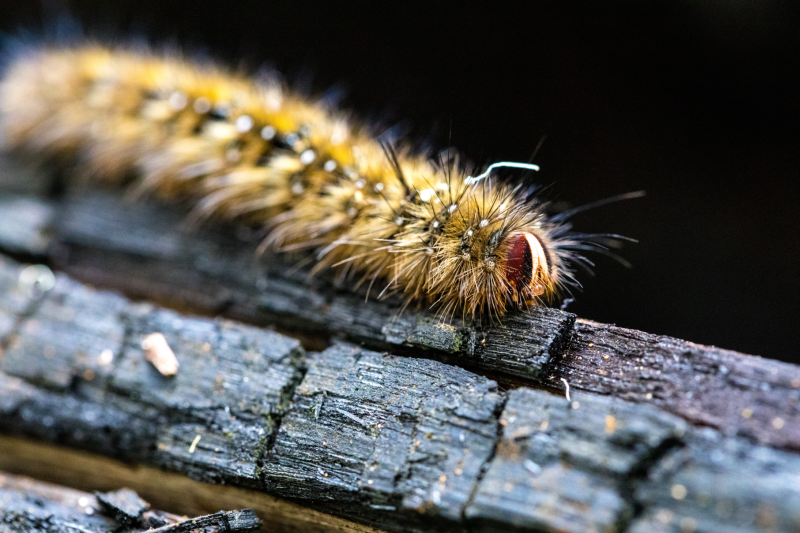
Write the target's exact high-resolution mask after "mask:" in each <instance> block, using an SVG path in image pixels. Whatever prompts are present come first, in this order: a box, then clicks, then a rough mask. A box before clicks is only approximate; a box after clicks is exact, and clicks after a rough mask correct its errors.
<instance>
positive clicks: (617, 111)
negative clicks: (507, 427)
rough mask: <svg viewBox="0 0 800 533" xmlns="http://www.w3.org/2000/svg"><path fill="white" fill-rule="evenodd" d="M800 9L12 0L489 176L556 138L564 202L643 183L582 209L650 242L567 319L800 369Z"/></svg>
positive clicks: (589, 218) (9, 2)
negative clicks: (225, 70) (272, 77)
mask: <svg viewBox="0 0 800 533" xmlns="http://www.w3.org/2000/svg"><path fill="white" fill-rule="evenodd" d="M522 5H523V4H522V3H520V6H522ZM798 7H800V5H799V4H797V3H793V2H785V3H780V2H744V1H740V2H724V3H723V2H703V3H700V2H669V3H667V2H665V3H660V2H626V3H617V2H612V3H589V2H586V3H570V5H569V6H566V5H565V3H561V2H552V3H535V2H529V3H524V7H513V6H511V5H505V4H504V5H503V6H501V7H496V6H488V5H484V6H480V5H474V6H470V5H467V4H466V3H436V4H434V3H432V2H431V3H429V4H415V3H413V2H395V3H391V5H390V4H389V3H377V2H368V1H363V2H347V1H345V2H340V1H337V2H319V3H317V2H305V1H297V0H293V1H291V2H268V1H245V0H242V1H236V2H222V1H203V0H191V1H169V0H159V1H145V0H115V1H113V2H108V1H107V0H60V1H41V2H37V1H26V2H23V1H19V0H3V7H2V10H0V31H3V32H4V33H6V34H12V35H13V34H18V33H19V32H20V30H21V29H29V30H34V32H36V31H40V30H41V28H42V27H43V24H44V23H45V22H46V21H47V20H48V17H52V16H53V15H59V14H63V13H69V14H71V15H72V16H74V17H75V18H76V19H77V20H79V21H80V22H81V23H82V24H83V25H84V28H85V29H86V30H87V31H88V32H89V33H93V34H95V35H99V36H101V37H103V38H107V39H111V40H116V41H123V42H124V41H127V40H130V39H139V40H142V39H146V40H148V41H150V42H152V43H155V44H165V43H166V44H172V45H178V46H180V47H182V48H184V49H186V50H188V51H190V52H201V53H208V54H210V55H212V56H214V57H217V58H219V59H220V60H222V61H224V62H226V63H228V64H230V65H232V66H235V67H244V68H247V69H249V70H251V71H254V70H256V69H257V68H259V67H261V66H263V65H269V66H272V67H274V68H277V69H278V70H279V71H280V72H282V73H283V74H284V75H285V77H286V79H287V81H288V82H289V83H290V84H291V85H294V86H297V87H305V88H306V89H307V90H309V91H310V93H311V94H322V93H323V92H325V91H329V90H331V89H332V88H333V89H337V90H338V89H340V88H344V89H345V91H344V99H343V101H342V104H341V105H342V106H343V107H344V108H347V109H352V110H354V111H355V112H356V113H357V114H358V115H359V116H361V117H363V118H366V119H368V120H372V121H377V122H380V123H382V124H385V125H387V126H397V127H398V130H403V131H406V132H407V133H406V135H407V136H408V137H409V138H410V139H413V140H415V141H416V142H419V143H427V144H429V145H431V146H434V147H439V148H446V147H447V145H448V142H451V143H452V145H453V146H455V147H457V148H458V149H459V150H460V151H461V152H462V153H464V154H465V155H466V156H467V157H468V158H469V159H471V160H472V161H474V162H476V163H481V164H483V163H487V162H492V161H499V160H506V161H527V160H528V159H529V158H530V157H531V155H532V154H533V152H534V149H535V147H536V145H537V144H538V143H539V141H540V139H541V138H542V137H543V136H545V135H546V136H547V138H546V141H545V142H544V144H543V145H542V147H541V149H540V150H539V151H538V153H537V155H536V158H535V160H534V161H535V162H536V163H538V164H539V165H540V166H541V171H540V172H539V173H538V174H537V176H536V178H537V180H538V181H539V182H540V183H541V184H543V185H547V186H549V189H548V190H549V192H548V195H549V197H550V198H551V199H553V200H555V201H557V202H562V205H564V206H567V205H569V206H577V205H581V204H584V203H588V202H592V201H594V200H598V199H602V198H606V197H609V196H613V195H617V194H620V193H625V192H630V191H637V190H642V189H644V190H646V191H647V196H646V197H645V198H641V199H636V200H630V201H626V202H621V203H617V204H614V205H610V206H606V207H602V208H599V209H596V210H591V211H587V212H585V213H582V214H580V215H578V216H576V217H575V219H574V221H575V224H576V226H577V228H578V229H580V230H582V231H587V232H615V233H620V234H623V235H626V236H629V237H633V238H636V239H638V240H639V241H640V243H639V244H635V245H629V246H626V247H625V248H624V249H623V250H622V255H623V256H624V257H625V258H626V259H627V260H629V261H630V262H631V263H632V264H633V268H632V269H627V268H624V267H622V266H620V265H619V264H617V263H615V262H614V261H612V260H610V259H608V258H605V257H599V256H598V257H593V259H595V260H596V261H595V262H596V263H597V268H596V276H595V277H587V276H585V275H584V276H582V278H581V279H582V281H583V283H584V290H583V292H582V293H578V294H576V301H575V302H574V303H572V304H570V306H569V308H568V310H569V311H572V312H575V313H577V314H578V315H579V316H582V317H584V318H588V319H592V320H597V321H600V322H608V323H615V324H617V325H619V326H624V327H628V328H637V329H642V330H646V331H648V332H652V333H659V334H666V335H672V336H676V337H680V338H684V339H688V340H691V341H695V342H699V343H704V344H714V345H718V346H721V347H724V348H730V349H734V350H739V351H743V352H746V353H752V354H757V355H763V356H766V357H771V358H776V359H782V360H784V361H791V362H795V363H800V121H799V120H798V119H799V118H800V116H799V115H800V113H798V96H800V83H798V72H799V71H800V68H799V67H800V58H799V57H798V55H799V54H798V52H800V42H799V41H800V39H798V36H799V35H800V30H798V22H800V9H798ZM449 139H452V141H449Z"/></svg>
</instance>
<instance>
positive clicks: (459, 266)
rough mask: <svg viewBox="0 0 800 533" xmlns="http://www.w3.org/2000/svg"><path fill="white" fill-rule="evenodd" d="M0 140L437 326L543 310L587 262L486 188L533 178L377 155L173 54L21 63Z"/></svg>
mask: <svg viewBox="0 0 800 533" xmlns="http://www.w3.org/2000/svg"><path fill="white" fill-rule="evenodd" d="M0 131H2V135H3V139H4V142H5V143H6V144H7V145H8V146H10V147H11V148H12V149H17V150H21V151H24V152H27V153H32V154H35V155H46V156H63V155H66V156H69V157H70V158H72V159H73V160H74V161H76V162H77V164H78V165H79V168H80V169H81V173H82V174H86V175H89V176H91V177H95V178H97V179H101V180H106V181H112V182H115V183H119V184H124V185H126V186H127V187H129V188H130V190H131V191H132V192H134V193H135V194H156V195H158V196H160V197H164V198H168V199H181V200H188V201H189V202H190V204H191V205H192V206H193V209H192V212H191V215H190V216H191V217H194V218H196V219H198V220H203V219H207V218H221V219H226V220H232V221H236V222H241V223H243V224H249V225H254V226H257V227H261V228H263V229H264V230H265V235H266V237H265V240H264V242H263V246H264V247H269V248H272V249H275V250H278V251H299V250H307V251H308V254H311V255H309V257H313V259H314V260H315V261H316V265H315V267H314V270H316V271H318V270H321V269H325V268H328V267H335V268H338V269H340V270H341V272H342V274H344V275H347V276H349V277H350V279H353V281H354V283H355V284H361V283H366V284H368V286H369V288H370V290H372V289H373V285H375V284H376V283H378V286H376V287H375V291H376V292H378V291H377V289H378V288H381V291H380V295H381V296H385V295H386V294H387V293H396V292H400V293H402V294H404V295H405V301H406V304H408V303H411V302H416V303H419V304H423V305H429V306H432V307H434V308H436V309H437V310H438V312H439V313H440V314H441V315H442V316H443V317H452V316H453V315H455V314H461V315H463V316H464V317H471V318H473V319H480V318H482V317H487V318H491V319H494V318H496V317H500V316H502V315H503V314H505V313H507V312H508V311H510V310H511V309H516V308H524V307H527V306H530V305H536V304H539V303H542V302H548V301H550V300H551V299H553V298H554V297H555V296H556V295H557V294H558V293H559V291H560V290H562V289H564V288H565V286H566V285H570V284H576V283H577V282H576V281H575V278H574V275H573V274H574V273H573V268H574V266H575V265H583V264H585V263H586V262H587V261H586V260H585V259H584V258H583V257H582V256H581V255H579V251H580V250H583V249H586V248H587V246H588V245H587V242H590V241H591V239H588V240H587V238H586V237H587V236H585V235H584V236H576V235H574V234H571V232H570V227H569V224H567V223H564V221H563V218H564V217H560V218H559V217H548V216H547V215H546V214H545V204H544V203H543V202H541V201H539V200H537V199H536V198H533V199H532V198H529V197H528V195H527V194H526V193H525V191H524V190H523V189H522V188H521V187H513V186H510V185H504V184H499V183H497V182H495V181H494V180H493V179H492V176H491V173H492V171H493V170H495V169H496V168H497V167H503V166H505V167H508V166H511V167H521V168H523V169H525V168H527V169H531V168H534V166H533V165H526V164H513V163H496V164H494V165H490V166H489V167H488V168H486V169H484V171H483V172H482V173H480V174H478V175H477V176H476V177H471V176H469V173H468V169H466V168H465V166H464V165H463V164H461V163H460V162H459V159H458V157H457V156H453V155H448V156H447V157H444V156H443V157H440V158H439V159H438V160H436V161H433V160H431V159H430V158H428V157H425V156H422V155H417V154H415V153H414V152H413V151H412V150H410V149H409V148H407V147H402V146H400V147H389V146H387V145H385V144H382V143H381V142H379V141H378V140H377V139H376V138H375V137H374V136H372V135H371V133H370V132H369V130H368V128H366V127H364V126H361V125H359V124H357V123H355V122H354V121H352V120H350V119H349V118H348V117H347V116H346V115H345V114H343V113H341V112H337V111H335V110H333V109H330V107H329V106H327V105H326V104H324V103H322V102H320V101H312V100H309V99H307V98H305V97H303V96H300V95H297V94H294V93H292V92H291V91H289V90H287V89H286V88H285V87H283V86H282V85H281V84H280V83H278V82H276V81H275V80H274V79H266V80H257V79H256V80H254V79H250V78H248V77H246V76H239V75H235V74H232V73H230V72H228V71H225V70H224V69H223V68H221V67H218V66H215V65H213V64H196V63H193V62H191V61H188V60H185V59H182V58H180V57H176V56H174V55H171V56H169V55H158V54H156V53H154V52H149V51H132V50H120V49H112V48H107V47H103V46H100V45H94V44H87V45H82V46H78V47H74V48H67V49H62V48H38V49H32V50H29V51H27V52H25V53H22V54H20V55H18V56H17V57H16V58H15V59H14V60H13V61H12V62H11V63H10V64H9V65H8V67H7V69H6V72H5V74H4V76H3V79H2V81H0ZM131 176H133V178H132V177H131ZM590 237H591V236H590Z"/></svg>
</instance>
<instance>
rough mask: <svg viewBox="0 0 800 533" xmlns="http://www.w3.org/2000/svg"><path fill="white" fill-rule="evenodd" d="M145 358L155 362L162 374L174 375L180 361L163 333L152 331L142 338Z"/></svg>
mask: <svg viewBox="0 0 800 533" xmlns="http://www.w3.org/2000/svg"><path fill="white" fill-rule="evenodd" d="M142 350H143V351H144V358H145V359H147V360H148V361H150V362H151V363H153V366H154V367H156V370H158V371H159V373H160V374H161V375H162V376H174V375H175V374H177V373H178V367H180V363H179V362H178V358H177V357H175V352H173V351H172V348H170V347H169V344H168V343H167V339H166V338H165V337H164V335H162V334H161V333H151V334H150V335H148V336H147V337H145V338H144V339H143V340H142Z"/></svg>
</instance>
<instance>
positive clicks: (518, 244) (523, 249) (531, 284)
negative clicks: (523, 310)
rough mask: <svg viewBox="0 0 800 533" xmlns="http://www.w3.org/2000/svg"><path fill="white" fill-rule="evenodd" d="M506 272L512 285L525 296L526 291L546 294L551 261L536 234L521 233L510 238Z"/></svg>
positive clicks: (533, 293) (538, 294)
mask: <svg viewBox="0 0 800 533" xmlns="http://www.w3.org/2000/svg"><path fill="white" fill-rule="evenodd" d="M505 274H506V279H507V280H508V282H509V283H510V284H511V286H512V287H514V288H515V289H517V291H518V292H520V293H523V298H524V292H528V295H531V294H532V295H534V296H541V295H542V294H544V292H545V290H546V287H547V285H548V284H549V281H550V262H549V261H548V254H547V251H546V250H545V248H544V246H543V245H542V242H541V241H540V240H539V239H538V238H537V237H536V235H534V234H533V233H520V234H518V235H514V236H512V237H511V238H510V239H509V246H508V256H507V258H506V262H505ZM526 288H527V291H526V290H525V289H526Z"/></svg>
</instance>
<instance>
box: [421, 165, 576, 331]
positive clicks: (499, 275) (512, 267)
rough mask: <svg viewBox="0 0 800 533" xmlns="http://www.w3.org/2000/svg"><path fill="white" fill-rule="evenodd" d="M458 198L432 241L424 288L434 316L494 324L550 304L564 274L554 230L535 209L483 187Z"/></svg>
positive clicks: (508, 191) (501, 190) (507, 190)
mask: <svg viewBox="0 0 800 533" xmlns="http://www.w3.org/2000/svg"><path fill="white" fill-rule="evenodd" d="M458 199H459V202H458V203H457V204H454V205H456V209H454V210H453V211H452V213H451V214H450V215H449V216H448V218H447V220H446V224H444V230H443V232H442V234H441V235H440V236H439V237H438V240H437V242H436V244H437V246H436V247H435V249H436V254H435V256H436V257H435V258H434V261H433V263H434V265H433V268H432V270H431V276H430V279H431V283H430V285H429V286H428V293H429V294H430V295H431V296H432V297H433V300H435V301H436V302H437V307H438V310H439V313H440V314H441V315H442V316H443V317H444V318H446V317H448V316H452V315H456V314H461V315H462V316H464V317H471V318H478V317H481V316H488V317H489V318H490V319H495V318H499V317H500V316H502V315H503V314H505V313H507V312H508V311H510V310H512V309H515V308H525V307H528V306H531V305H536V304H539V303H543V302H549V301H552V299H553V298H554V297H555V296H556V294H557V293H558V289H559V287H560V286H561V282H560V280H562V279H563V276H564V273H563V272H562V271H563V270H564V268H566V267H564V266H563V265H564V262H563V261H562V257H561V255H562V251H561V250H560V248H559V244H560V241H559V240H558V239H557V238H556V235H557V233H558V230H559V228H560V227H559V226H558V225H555V224H551V223H550V222H548V219H547V217H546V215H545V214H544V212H543V207H542V205H541V204H539V203H537V202H536V201H535V200H530V199H528V198H527V197H526V195H524V194H520V190H519V188H512V187H504V186H498V185H496V184H491V183H490V182H489V181H488V180H485V181H483V182H481V183H479V184H477V186H474V187H473V186H470V187H469V188H468V189H466V192H465V193H464V194H463V195H458ZM566 274H567V275H568V274H569V272H568V271H566Z"/></svg>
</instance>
